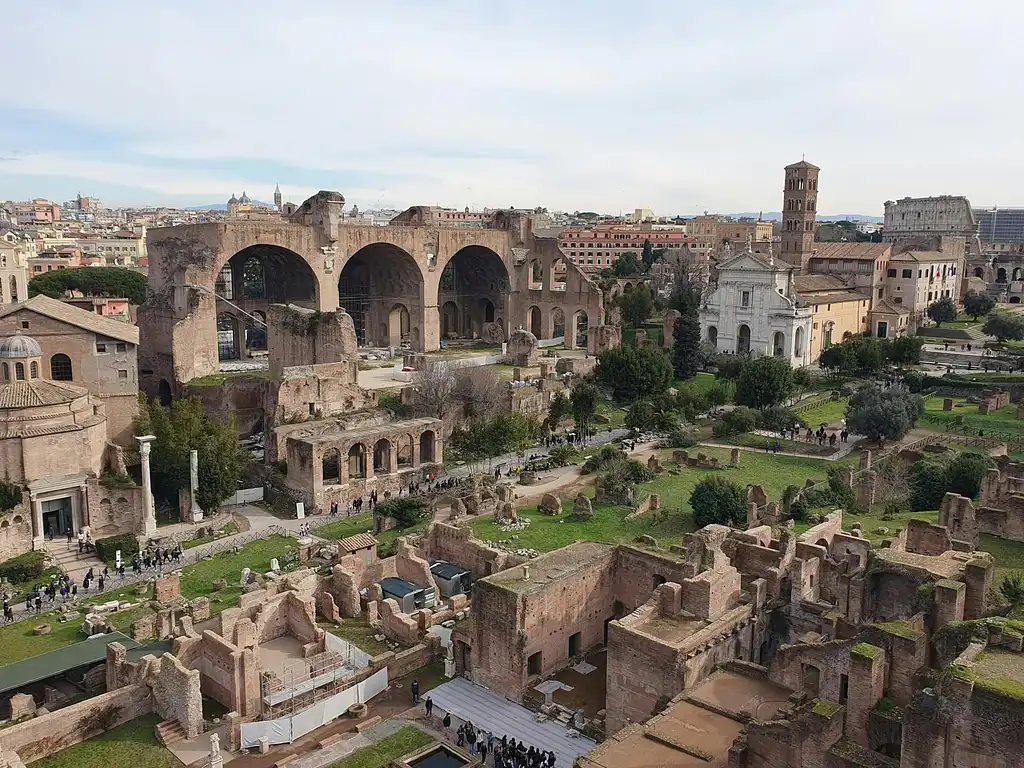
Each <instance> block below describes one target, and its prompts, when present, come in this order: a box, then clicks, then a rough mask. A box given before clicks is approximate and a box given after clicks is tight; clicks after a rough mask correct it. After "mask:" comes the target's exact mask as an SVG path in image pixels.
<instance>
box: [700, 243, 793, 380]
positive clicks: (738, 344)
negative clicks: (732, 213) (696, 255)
mask: <svg viewBox="0 0 1024 768" xmlns="http://www.w3.org/2000/svg"><path fill="white" fill-rule="evenodd" d="M800 304H801V302H799V301H798V299H797V295H796V293H795V287H794V270H793V267H791V266H789V265H788V264H784V263H779V262H776V261H775V260H774V259H773V258H772V255H771V253H770V252H769V254H768V255H764V254H761V253H755V252H752V251H750V250H749V246H748V250H747V251H745V252H743V253H741V254H739V255H737V256H734V257H732V258H729V259H726V260H725V261H723V262H722V263H721V264H719V266H718V284H717V287H715V289H714V290H713V291H712V292H711V293H710V294H709V295H708V297H707V299H706V301H705V302H704V306H703V307H702V309H701V312H700V330H701V338H703V339H704V340H705V341H708V342H710V343H711V344H713V345H714V347H715V349H717V350H718V351H719V352H730V353H734V354H751V355H754V356H757V357H761V356H765V355H770V356H772V357H779V358H783V359H785V360H787V361H788V362H789V364H790V365H791V366H793V367H802V366H806V365H810V364H811V363H812V362H813V360H812V358H811V343H810V340H811V328H812V323H813V319H812V316H813V310H812V308H811V307H809V306H806V305H804V306H800Z"/></svg>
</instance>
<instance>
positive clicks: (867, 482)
mask: <svg viewBox="0 0 1024 768" xmlns="http://www.w3.org/2000/svg"><path fill="white" fill-rule="evenodd" d="M865 453H867V451H865ZM876 480H877V476H876V475H875V471H874V470H873V469H866V470H864V472H863V473H862V474H861V476H860V482H859V483H858V484H857V503H858V504H860V505H861V506H862V507H865V508H868V507H870V506H871V505H872V504H874V503H875V481H876Z"/></svg>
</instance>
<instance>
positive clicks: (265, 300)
mask: <svg viewBox="0 0 1024 768" xmlns="http://www.w3.org/2000/svg"><path fill="white" fill-rule="evenodd" d="M214 292H215V293H216V294H217V297H218V301H217V312H218V316H217V349H218V352H220V359H221V360H237V359H240V358H247V357H249V356H250V354H249V353H250V352H253V351H259V352H263V351H265V350H266V349H267V331H266V328H267V326H266V318H267V311H268V310H269V308H270V305H271V304H296V305H298V306H301V307H307V308H309V309H316V308H317V306H318V302H317V279H316V275H315V274H314V273H313V270H312V269H311V268H310V266H309V264H308V263H306V260H305V259H303V258H302V257H301V256H299V255H298V254H297V253H295V252H294V251H290V250H288V249H287V248H283V247H281V246H279V245H263V244H259V245H250V246H249V247H248V248H243V249H242V250H240V251H239V252H238V253H236V254H235V255H234V256H232V257H231V258H230V259H228V260H227V261H226V262H225V263H224V266H223V267H221V270H220V273H219V274H218V276H217V280H216V281H215V283H214ZM224 314H231V315H234V328H233V338H234V341H233V343H232V344H231V345H228V344H227V335H226V333H227V329H226V321H225V323H223V325H225V327H224V328H222V322H221V317H222V316H223V315H224ZM229 347H230V348H229ZM225 353H229V354H230V356H227V357H226V356H225Z"/></svg>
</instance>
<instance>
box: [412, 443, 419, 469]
mask: <svg viewBox="0 0 1024 768" xmlns="http://www.w3.org/2000/svg"><path fill="white" fill-rule="evenodd" d="M412 468H413V469H419V468H420V438H419V435H417V436H416V437H415V438H413V441H412Z"/></svg>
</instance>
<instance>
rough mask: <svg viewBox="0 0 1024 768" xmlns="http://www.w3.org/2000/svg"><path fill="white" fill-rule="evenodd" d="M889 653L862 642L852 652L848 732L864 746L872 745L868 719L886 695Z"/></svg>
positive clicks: (847, 720) (847, 713) (848, 699)
mask: <svg viewBox="0 0 1024 768" xmlns="http://www.w3.org/2000/svg"><path fill="white" fill-rule="evenodd" d="M885 677H886V659H885V651H884V650H883V649H881V648H879V647H878V646H875V645H869V644H868V643H860V644H859V645H856V646H854V647H853V649H852V650H851V652H850V674H849V678H848V679H849V683H848V687H849V690H848V694H847V703H846V729H847V732H848V733H850V734H851V738H852V739H853V741H855V742H856V743H857V744H860V745H861V746H862V747H867V746H868V716H869V715H870V714H871V710H872V709H874V707H875V705H876V704H877V703H878V701H879V700H880V699H881V698H882V696H883V694H884V692H885Z"/></svg>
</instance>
